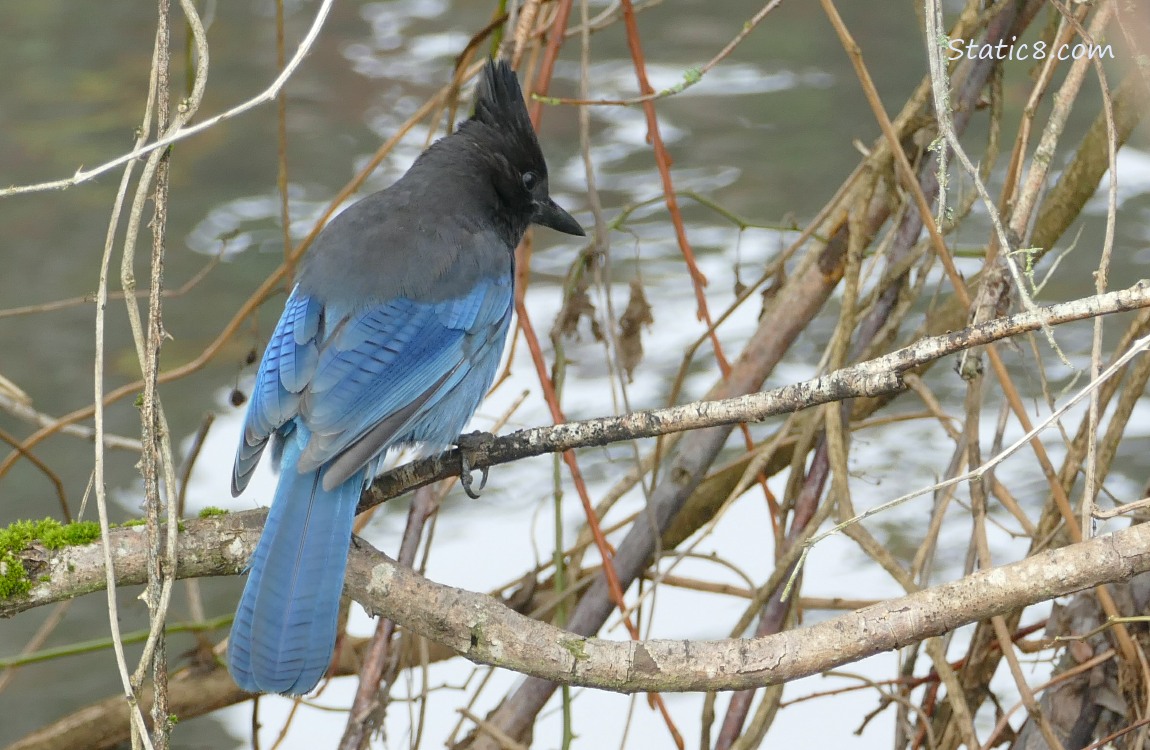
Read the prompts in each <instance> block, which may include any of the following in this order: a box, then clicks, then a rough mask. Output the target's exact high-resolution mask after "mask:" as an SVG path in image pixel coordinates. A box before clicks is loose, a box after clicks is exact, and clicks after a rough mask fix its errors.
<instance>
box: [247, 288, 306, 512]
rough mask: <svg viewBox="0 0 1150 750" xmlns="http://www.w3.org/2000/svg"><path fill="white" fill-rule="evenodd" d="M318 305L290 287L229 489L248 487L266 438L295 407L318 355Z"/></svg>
mask: <svg viewBox="0 0 1150 750" xmlns="http://www.w3.org/2000/svg"><path fill="white" fill-rule="evenodd" d="M322 329H323V307H322V306H321V305H320V304H319V303H318V302H316V301H315V300H313V299H311V298H310V297H307V296H306V295H303V294H300V293H299V289H298V288H297V289H294V290H292V293H291V296H289V297H288V300H287V303H286V304H285V305H284V311H283V314H282V315H281V316H280V319H279V323H277V324H276V328H275V331H274V332H273V333H272V337H271V340H270V341H269V342H268V348H267V350H266V351H265V352H264V357H263V360H262V361H261V362H260V369H259V371H258V372H257V373H256V383H255V386H254V387H253V388H252V397H251V401H250V402H249V403H248V413H247V418H246V420H245V422H244V430H243V434H242V435H241V436H240V446H239V449H238V450H237V451H236V461H235V467H234V468H233V470H232V495H239V494H240V493H241V492H243V490H244V488H245V487H247V485H248V481H249V480H250V479H251V475H252V472H253V471H254V470H255V468H256V464H258V463H259V460H260V456H261V455H262V454H263V451H264V448H265V447H266V446H267V442H268V439H269V438H270V437H271V436H272V435H273V434H274V433H275V432H276V431H277V430H279V429H280V428H282V427H283V426H284V425H285V424H287V422H288V421H290V420H291V419H292V418H293V417H295V416H296V415H297V414H298V413H299V402H300V395H301V393H302V392H303V389H304V388H305V387H307V384H308V382H309V381H310V380H311V376H312V374H313V373H314V372H315V366H316V363H317V362H318V361H319V345H318V339H319V337H320V335H321V333H322Z"/></svg>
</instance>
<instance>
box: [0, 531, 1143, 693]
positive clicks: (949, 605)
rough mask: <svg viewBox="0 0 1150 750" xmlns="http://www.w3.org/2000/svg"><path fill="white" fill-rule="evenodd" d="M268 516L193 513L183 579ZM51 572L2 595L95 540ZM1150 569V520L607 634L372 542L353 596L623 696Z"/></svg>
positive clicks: (888, 636) (832, 663)
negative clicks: (449, 578) (817, 614)
mask: <svg viewBox="0 0 1150 750" xmlns="http://www.w3.org/2000/svg"><path fill="white" fill-rule="evenodd" d="M263 515H264V514H263V513H262V512H256V511H253V512H247V513H237V514H234V515H232V516H224V517H217V518H212V519H205V520H196V521H189V522H188V524H187V527H186V528H185V530H184V532H183V533H181V534H180V548H179V556H180V570H179V575H180V577H191V576H206V575H226V574H232V573H235V572H236V571H238V570H239V569H240V568H241V567H242V566H243V565H244V564H246V561H247V559H248V556H249V555H250V553H251V550H252V549H253V548H254V546H255V543H256V540H257V538H258V536H259V530H260V527H261V526H262V521H263ZM112 536H113V545H112V546H113V549H114V550H115V554H114V557H115V563H114V564H115V566H116V579H117V582H118V583H120V584H123V585H130V584H135V583H143V582H144V581H145V580H146V578H147V573H146V562H147V551H146V547H147V536H146V534H145V533H144V530H143V529H142V528H137V527H131V528H126V529H118V530H116V531H115V532H113V535H112ZM40 557H41V561H42V564H41V568H40V570H38V571H37V575H39V574H44V573H46V574H47V575H48V576H49V578H50V580H48V581H45V582H43V583H41V584H39V585H38V586H36V587H35V588H34V589H33V590H32V592H31V594H30V595H29V596H28V597H27V598H26V599H21V600H19V601H11V600H9V601H5V602H0V616H5V617H7V616H11V615H12V614H15V613H16V612H20V611H23V610H25V609H29V608H31V607H35V606H38V605H40V604H44V603H47V602H50V601H56V600H59V599H62V598H68V597H71V596H76V595H78V594H81V593H86V592H90V591H95V590H97V589H100V588H102V587H103V582H104V577H103V559H102V554H101V552H100V546H99V545H98V544H92V545H87V546H83V547H72V548H67V549H64V550H60V551H58V552H54V553H51V554H49V555H46V556H43V555H41V556H40ZM1147 570H1150V524H1142V525H1139V526H1134V527H1131V528H1128V529H1123V530H1120V531H1117V532H1115V533H1113V534H1109V535H1106V536H1103V537H1098V538H1095V539H1091V540H1090V541H1087V542H1082V543H1079V544H1074V545H1070V546H1068V547H1064V548H1062V549H1059V550H1054V551H1048V552H1043V553H1040V554H1038V555H1035V556H1034V557H1031V558H1027V559H1026V560H1023V561H1021V562H1016V563H1013V564H1010V565H1005V566H1002V567H1000V568H994V569H992V570H988V571H982V572H979V573H975V574H973V575H970V576H967V577H966V578H962V579H960V580H958V581H954V582H951V583H945V584H942V585H939V586H935V587H934V588H931V589H926V590H923V591H918V592H916V593H914V594H910V595H908V596H904V597H900V598H898V599H893V600H890V601H885V602H880V603H878V604H874V605H872V606H870V607H866V608H865V609H861V610H858V611H856V612H853V613H851V614H849V615H843V616H841V617H837V618H834V619H832V620H827V621H825V622H821V623H818V624H816V625H811V626H809V627H806V628H801V629H797V630H790V631H785V632H782V633H778V634H775V635H770V636H764V637H759V638H747V639H727V640H717V641H687V640H651V641H609V640H603V639H599V638H584V637H581V636H577V635H573V634H572V633H569V632H567V631H564V630H561V629H559V628H557V627H555V626H553V625H549V624H547V623H545V622H540V621H537V620H532V619H530V618H527V617H525V616H523V615H520V614H518V613H517V612H515V611H513V610H511V609H508V608H507V607H506V606H504V605H503V604H502V603H501V602H499V601H498V600H496V599H494V598H492V597H490V596H486V595H484V594H476V593H472V592H469V591H464V590H462V589H457V588H452V587H450V586H444V585H442V584H438V583H435V582H433V581H429V580H428V579H426V578H424V577H423V576H421V575H419V574H418V573H415V572H414V571H412V570H410V569H408V568H406V567H403V566H401V565H399V564H398V563H396V562H395V561H393V560H392V559H390V558H389V557H387V556H386V555H384V554H383V553H382V552H380V551H379V550H376V549H375V548H374V547H372V546H371V545H369V544H367V543H366V542H364V541H362V540H360V539H356V540H355V541H354V543H353V545H352V549H351V553H350V557H349V562H348V571H347V593H348V594H349V595H350V596H351V597H352V598H354V599H355V600H356V601H359V602H361V603H363V605H364V607H365V608H366V609H367V610H368V611H369V612H371V613H373V614H376V615H381V616H386V617H388V618H390V619H392V620H394V621H395V622H397V623H398V624H400V625H401V626H403V627H405V628H407V629H409V630H411V631H412V632H415V633H418V634H420V635H423V636H426V637H428V638H430V639H432V640H434V641H437V642H439V643H442V644H444V645H446V646H448V647H449V648H451V649H453V650H454V651H456V652H457V653H459V654H460V655H462V656H464V657H466V658H468V659H470V660H471V661H474V662H478V663H482V664H490V665H494V666H499V667H504V668H507V669H512V670H515V671H518V672H523V673H525V674H529V675H534V676H536V677H541V678H544V679H547V680H550V681H554V682H560V683H567V684H571V685H583V686H587V687H595V688H600V689H604V690H614V691H620V692H645V691H661V692H665V691H698V690H736V689H745V688H752V687H761V686H764V685H771V684H777V683H781V682H786V681H789V680H794V679H798V678H800V677H805V676H808V675H812V674H817V673H820V672H824V671H826V670H828V669H833V668H835V667H838V666H841V665H843V664H847V663H849V662H853V661H857V660H859V659H863V658H866V657H868V656H872V655H874V654H878V653H881V652H883V651H889V650H891V649H894V648H899V647H902V646H905V645H907V644H909V643H913V642H916V641H920V640H923V639H925V638H929V637H931V636H936V635H941V634H943V633H946V632H948V631H950V630H953V629H955V628H957V627H960V626H962V625H966V624H969V623H972V622H977V621H979V620H984V619H986V618H988V617H991V616H994V615H998V614H1002V613H1004V612H1008V611H1011V610H1015V609H1019V608H1021V607H1025V606H1028V605H1031V604H1036V603H1038V602H1041V601H1046V600H1048V599H1053V598H1055V597H1058V596H1064V595H1066V594H1070V593H1073V592H1075V591H1080V590H1082V589H1085V588H1090V587H1092V586H1097V585H1099V584H1103V583H1110V582H1114V581H1120V580H1125V579H1127V578H1130V577H1131V576H1133V575H1135V574H1137V573H1141V572H1145V571H1147Z"/></svg>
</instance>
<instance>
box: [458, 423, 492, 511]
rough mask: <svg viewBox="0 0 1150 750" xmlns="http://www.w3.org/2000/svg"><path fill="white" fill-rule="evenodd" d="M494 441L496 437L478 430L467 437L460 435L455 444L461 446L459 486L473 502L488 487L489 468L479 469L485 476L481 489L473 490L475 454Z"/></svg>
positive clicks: (480, 482)
mask: <svg viewBox="0 0 1150 750" xmlns="http://www.w3.org/2000/svg"><path fill="white" fill-rule="evenodd" d="M494 439H495V436H494V435H492V434H491V433H490V432H479V431H478V430H477V431H475V432H469V433H467V434H466V435H460V436H459V438H458V439H457V440H456V441H455V444H456V445H457V446H459V484H461V485H462V486H463V491H464V492H466V493H467V496H468V497H470V498H471V499H472V500H477V499H478V498H479V493H480V492H482V491H483V488H484V487H486V486H487V470H488V468H489V467H487V466H481V467H479V470H480V471H481V472H483V476H482V478H481V479H480V480H479V488H478V489H474V490H473V489H472V486H473V482H472V479H471V472H472V464H473V460H474V459H473V454H474V453H475V451H477V450H479V449H480V448H483V447H485V446H487V444H488V443H490V442H491V441H492V440H494Z"/></svg>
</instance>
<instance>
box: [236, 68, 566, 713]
mask: <svg viewBox="0 0 1150 750" xmlns="http://www.w3.org/2000/svg"><path fill="white" fill-rule="evenodd" d="M533 223H534V224H540V225H542V226H546V227H551V228H552V229H556V230H558V231H560V232H565V233H567V234H573V235H582V234H583V230H582V228H581V227H580V226H579V224H578V222H576V221H575V219H573V218H572V217H571V215H570V214H568V213H567V212H566V211H564V210H563V209H562V208H560V207H559V206H558V205H556V204H555V202H554V201H552V200H551V198H550V196H549V194H548V187H547V164H546V162H545V161H544V159H543V152H542V151H541V150H540V148H539V142H538V141H537V140H536V138H535V131H534V129H533V128H532V126H531V121H530V119H528V116H527V109H526V107H525V105H524V102H523V94H522V92H521V91H520V88H519V82H518V80H517V79H516V77H515V73H514V72H513V71H512V70H511V68H510V67H509V66H508V65H507V64H506V63H504V62H489V63H488V64H487V66H486V67H485V68H484V71H483V74H482V78H481V80H480V83H479V87H478V94H477V97H476V103H475V114H474V115H473V116H472V117H471V118H470V119H469V120H467V121H466V122H464V123H462V124H461V125H460V126H459V128H458V130H456V131H455V132H454V133H452V134H451V135H448V136H446V137H445V138H442V139H441V140H439V141H437V142H436V143H434V144H432V145H431V146H430V147H429V148H428V149H427V150H426V151H425V152H424V153H423V154H421V155H420V157H419V158H418V159H417V160H416V161H415V163H414V164H413V165H412V166H411V168H410V169H409V170H408V171H407V173H406V174H404V175H403V177H401V178H400V179H399V180H398V181H397V182H396V183H395V184H393V185H392V186H391V187H389V188H387V189H386V190H383V191H381V192H378V193H374V194H372V195H369V196H367V197H366V198H364V199H362V200H360V201H359V202H357V203H355V204H354V205H352V206H350V207H349V208H348V209H347V210H345V211H344V212H342V213H341V214H339V215H338V216H337V217H335V218H334V219H333V220H332V221H331V223H329V224H328V225H327V226H326V227H325V228H324V230H323V231H322V232H321V233H320V234H319V236H318V237H316V239H315V243H314V244H313V246H312V247H311V249H310V251H309V253H308V254H307V255H306V256H305V258H304V259H303V261H302V263H301V265H300V271H299V275H298V278H297V280H296V285H295V288H294V289H293V290H292V293H291V295H290V296H289V297H288V300H287V303H286V304H285V306H284V311H283V315H282V316H281V317H280V320H279V323H278V324H277V325H276V328H275V332H274V333H273V334H272V337H271V341H270V342H269V343H268V347H267V350H266V351H265V352H264V356H263V360H262V361H261V363H260V367H259V372H258V373H257V375H256V381H255V386H254V387H253V390H252V397H251V401H250V403H249V406H248V412H247V418H246V421H245V423H244V431H243V436H242V437H241V439H240V446H239V450H238V451H237V453H236V461H235V468H234V470H233V473H232V494H233V495H239V494H240V493H241V492H242V491H243V490H244V488H245V487H246V486H247V484H248V481H249V480H250V479H251V475H252V471H253V470H254V469H255V467H256V464H257V463H258V462H259V460H260V455H261V454H262V453H263V451H264V448H265V447H266V446H267V444H268V441H269V440H271V442H272V445H273V448H272V453H273V459H274V460H277V461H278V463H279V467H280V477H279V485H278V486H277V487H276V492H275V498H274V500H273V501H272V506H271V511H270V512H269V513H268V518H267V524H266V525H265V526H264V530H263V535H262V536H261V537H260V541H259V545H258V546H257V547H256V551H255V554H254V555H253V556H252V561H251V567H250V571H249V573H248V579H247V584H246V585H245V587H244V593H243V597H242V598H241V599H240V603H239V607H238V608H237V610H236V617H235V621H234V623H233V624H232V633H231V638H230V639H229V642H228V668H229V670H230V671H231V674H232V677H233V678H234V679H235V681H236V684H238V685H239V686H240V687H241V688H243V689H244V690H247V691H250V692H267V693H286V694H291V695H301V694H303V693H306V692H308V691H310V690H311V689H312V688H314V687H315V686H316V684H317V683H318V682H319V680H320V678H322V677H323V675H324V673H325V672H326V671H327V668H328V663H329V662H330V661H331V657H332V652H333V650H334V648H335V639H336V628H337V619H338V612H339V599H340V593H341V592H342V590H343V578H344V571H345V569H346V567H347V553H348V545H349V543H350V541H351V529H352V519H353V518H354V516H355V508H356V504H357V503H358V502H359V496H360V493H361V492H362V491H363V489H364V487H365V486H366V485H367V484H368V483H369V482H370V481H371V479H372V478H373V477H374V476H375V474H376V473H377V471H378V470H379V468H380V464H381V462H382V459H383V457H384V454H385V453H387V451H388V450H389V449H390V448H393V447H396V446H401V445H409V444H422V445H423V446H426V447H428V448H431V449H440V448H444V447H446V446H448V445H450V444H451V443H453V442H456V441H457V440H458V438H459V435H460V433H461V431H462V430H463V428H464V427H465V426H466V425H467V422H468V421H469V420H470V419H471V416H472V414H474V412H475V409H476V407H478V405H479V402H480V401H481V400H482V399H483V396H484V394H485V393H486V391H487V389H488V388H489V387H490V386H491V382H492V380H493V378H494V377H495V370H496V368H497V366H498V364H499V359H500V356H501V355H502V353H503V344H504V341H505V339H506V338H507V330H508V327H509V325H510V322H511V310H512V304H513V299H514V286H513V285H514V272H513V271H514V253H515V247H516V246H517V245H518V244H519V242H520V240H522V238H523V234H524V232H526V231H527V228H528V226H529V225H530V224H533Z"/></svg>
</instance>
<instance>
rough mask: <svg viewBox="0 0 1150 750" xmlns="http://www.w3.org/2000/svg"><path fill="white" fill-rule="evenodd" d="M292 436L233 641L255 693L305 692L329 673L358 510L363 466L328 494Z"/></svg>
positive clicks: (232, 657)
mask: <svg viewBox="0 0 1150 750" xmlns="http://www.w3.org/2000/svg"><path fill="white" fill-rule="evenodd" d="M299 452H300V451H299V447H298V444H297V443H296V441H295V440H293V439H291V438H289V439H288V440H287V446H286V450H285V452H284V457H283V464H282V468H281V472H280V481H279V486H278V487H277V488H276V494H275V499H274V501H273V502H272V507H271V511H270V512H269V513H268V520H267V524H266V525H265V527H264V531H263V535H262V536H261V537H260V542H259V545H258V546H257V547H256V551H255V554H254V555H253V556H252V563H251V569H250V572H249V573H248V580H247V584H246V585H245V586H244V593H243V597H242V598H241V599H240V605H239V607H238V608H237V610H236V618H235V622H234V623H233V624H232V634H231V638H230V640H229V642H228V668H229V670H230V671H231V673H232V677H233V678H234V679H235V681H236V684H238V685H239V686H240V687H241V688H243V689H244V690H248V691H250V692H266V693H288V694H292V695H301V694H303V693H306V692H308V691H310V690H311V689H312V688H313V687H315V686H316V684H317V683H318V682H319V681H320V679H321V678H322V677H323V675H324V673H325V672H326V671H327V668H328V662H329V661H330V660H331V655H332V651H333V649H334V647H335V638H336V627H337V624H338V623H337V620H338V616H339V598H340V594H341V592H342V591H343V576H344V571H345V569H346V567H347V549H348V544H349V543H350V541H351V528H352V521H353V519H354V518H355V507H356V504H357V503H358V502H359V496H360V493H361V491H362V489H363V483H364V478H365V470H361V471H358V472H356V473H355V474H354V475H353V476H351V477H350V478H348V480H347V481H346V482H344V483H342V484H340V485H339V486H337V487H335V488H334V489H332V490H331V491H326V490H324V489H323V484H322V481H321V478H320V476H321V474H322V472H323V471H324V469H323V468H320V469H318V470H316V471H311V472H307V473H303V474H301V473H299V472H297V471H296V463H297V461H298V458H299Z"/></svg>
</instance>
